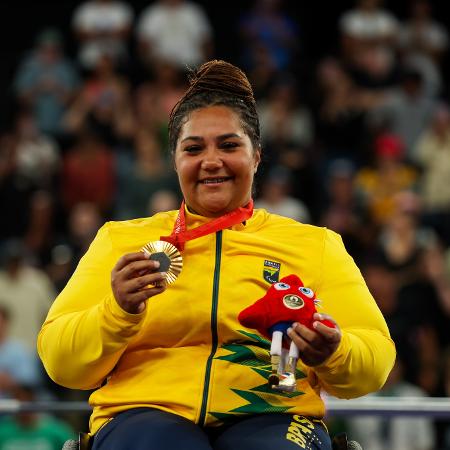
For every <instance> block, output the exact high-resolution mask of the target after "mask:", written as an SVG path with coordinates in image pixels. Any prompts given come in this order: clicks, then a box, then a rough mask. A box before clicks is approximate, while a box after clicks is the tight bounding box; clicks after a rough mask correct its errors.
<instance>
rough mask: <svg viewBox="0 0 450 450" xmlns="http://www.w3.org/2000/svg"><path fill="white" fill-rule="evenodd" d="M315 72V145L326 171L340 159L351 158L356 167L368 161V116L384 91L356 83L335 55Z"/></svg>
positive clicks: (323, 61)
mask: <svg viewBox="0 0 450 450" xmlns="http://www.w3.org/2000/svg"><path fill="white" fill-rule="evenodd" d="M315 75H316V86H315V88H316V94H317V95H316V98H315V103H316V105H315V119H316V125H315V128H316V130H317V132H316V135H317V138H316V144H317V146H318V148H319V149H320V150H321V152H322V157H323V160H324V161H323V165H324V169H325V170H324V171H323V172H324V173H325V174H326V171H327V170H328V169H327V166H328V164H329V163H330V162H331V161H332V160H334V159H337V158H346V159H349V160H351V161H353V162H354V163H355V164H356V166H360V165H362V164H365V163H367V162H368V160H369V158H368V150H367V147H368V144H367V140H368V139H367V136H368V135H369V132H368V131H369V130H368V129H367V127H366V119H367V115H368V112H369V111H370V110H371V109H372V108H374V107H375V106H376V105H378V104H379V103H380V102H381V101H382V99H383V94H382V93H374V92H371V91H369V90H367V89H363V88H361V87H359V86H357V85H356V84H355V82H354V81H353V80H352V78H351V77H350V75H349V74H348V72H347V70H346V69H345V67H344V66H343V64H342V63H341V62H340V61H339V60H338V59H335V58H332V57H326V58H324V59H322V60H321V61H320V62H319V64H318V66H317V69H316V74H315Z"/></svg>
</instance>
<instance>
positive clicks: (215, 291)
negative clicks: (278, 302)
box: [198, 230, 222, 425]
mask: <svg viewBox="0 0 450 450" xmlns="http://www.w3.org/2000/svg"><path fill="white" fill-rule="evenodd" d="M221 259H222V230H220V231H218V232H217V233H216V263H215V266H214V282H213V292H212V302H211V353H210V354H209V356H208V359H207V361H206V372H205V383H204V385H203V397H202V406H201V409H200V417H199V420H198V423H199V425H205V424H206V408H207V406H208V391H209V384H210V382H211V366H212V362H213V358H214V355H215V353H216V351H217V347H218V343H219V339H218V335H217V306H218V303H219V280H220V263H221Z"/></svg>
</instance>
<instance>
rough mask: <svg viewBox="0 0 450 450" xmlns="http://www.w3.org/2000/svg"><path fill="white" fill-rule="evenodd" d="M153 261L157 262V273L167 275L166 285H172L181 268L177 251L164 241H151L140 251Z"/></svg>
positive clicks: (179, 255)
mask: <svg viewBox="0 0 450 450" xmlns="http://www.w3.org/2000/svg"><path fill="white" fill-rule="evenodd" d="M141 250H142V251H143V252H144V253H145V254H146V255H148V256H149V258H150V259H151V260H153V261H159V272H166V273H167V278H166V281H167V284H172V283H173V282H174V281H175V280H176V279H177V278H178V275H179V274H180V272H181V269H182V268H183V257H182V256H181V253H180V252H179V251H178V249H177V248H176V247H175V246H174V245H172V244H170V243H169V242H166V241H153V242H149V243H148V244H146V245H144V246H143V247H142V249H141Z"/></svg>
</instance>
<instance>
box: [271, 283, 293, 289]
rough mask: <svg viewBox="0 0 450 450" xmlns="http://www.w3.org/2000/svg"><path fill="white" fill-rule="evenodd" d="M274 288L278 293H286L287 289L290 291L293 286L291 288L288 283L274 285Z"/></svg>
mask: <svg viewBox="0 0 450 450" xmlns="http://www.w3.org/2000/svg"><path fill="white" fill-rule="evenodd" d="M273 287H274V288H275V289H276V290H277V291H285V290H287V289H289V288H290V287H291V286H289V284H286V283H275V284H274V285H273Z"/></svg>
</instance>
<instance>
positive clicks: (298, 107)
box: [258, 73, 314, 150]
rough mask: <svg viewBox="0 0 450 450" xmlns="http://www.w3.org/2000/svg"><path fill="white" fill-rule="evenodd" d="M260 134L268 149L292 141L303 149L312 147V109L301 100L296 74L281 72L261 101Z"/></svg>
mask: <svg viewBox="0 0 450 450" xmlns="http://www.w3.org/2000/svg"><path fill="white" fill-rule="evenodd" d="M258 112H259V115H260V124H261V137H262V139H263V145H264V147H265V148H267V147H268V148H273V147H277V146H282V145H283V144H290V145H292V146H295V147H297V148H299V149H301V150H306V149H309V148H310V147H311V144H312V142H313V139H314V125H313V121H312V116H311V113H310V111H309V109H308V108H307V107H306V106H305V105H302V104H301V103H300V98H299V92H298V85H297V82H296V80H295V78H294V76H293V75H291V74H288V73H285V74H281V75H280V76H279V77H277V79H275V80H274V82H273V84H272V86H271V88H270V89H269V90H268V95H267V99H266V100H262V101H261V102H260V105H259V108H258Z"/></svg>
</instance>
